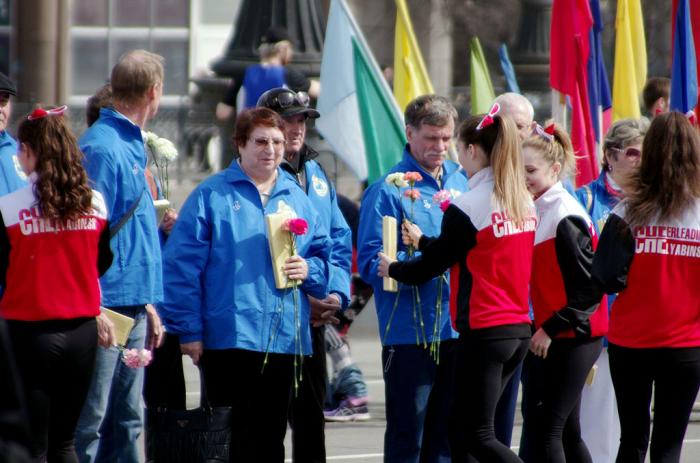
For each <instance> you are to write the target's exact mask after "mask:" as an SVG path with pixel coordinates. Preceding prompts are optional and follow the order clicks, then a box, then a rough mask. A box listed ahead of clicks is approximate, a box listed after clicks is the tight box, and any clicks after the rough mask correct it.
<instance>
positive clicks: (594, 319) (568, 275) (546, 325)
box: [530, 182, 608, 338]
mask: <svg viewBox="0 0 700 463" xmlns="http://www.w3.org/2000/svg"><path fill="white" fill-rule="evenodd" d="M535 207H536V209H537V218H538V225H537V232H536V233H535V253H534V256H533V259H532V279H531V280H530V297H531V298H532V308H533V310H534V313H535V327H536V328H540V327H542V328H543V329H544V331H545V332H546V333H547V334H548V335H549V336H550V337H552V338H555V337H558V338H571V337H577V338H589V337H597V336H604V335H605V333H606V332H607V330H608V308H607V298H602V294H601V293H600V292H599V291H597V290H596V288H595V286H594V284H593V281H592V279H591V267H592V266H593V255H594V252H595V248H596V245H597V244H598V237H597V236H596V233H595V229H594V227H593V222H592V221H591V219H590V217H589V216H588V214H586V211H585V210H584V209H583V206H581V204H579V202H578V201H576V199H575V198H574V197H573V196H571V195H570V194H569V193H568V192H567V191H566V190H565V189H564V187H563V186H562V184H561V182H559V183H556V184H555V185H553V186H552V187H551V188H550V189H549V190H547V191H546V192H545V193H544V194H543V195H542V196H540V197H539V198H537V200H536V201H535Z"/></svg>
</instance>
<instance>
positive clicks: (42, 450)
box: [7, 318, 97, 463]
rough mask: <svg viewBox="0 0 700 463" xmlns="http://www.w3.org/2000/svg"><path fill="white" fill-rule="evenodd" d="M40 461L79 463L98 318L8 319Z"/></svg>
mask: <svg viewBox="0 0 700 463" xmlns="http://www.w3.org/2000/svg"><path fill="white" fill-rule="evenodd" d="M7 326H8V331H9V333H10V339H11V341H12V348H13V350H14V354H15V358H16V360H17V367H18V370H19V374H20V377H21V380H22V384H23V389H24V391H25V397H26V398H27V405H28V409H29V423H30V428H31V431H32V441H33V442H32V443H33V447H34V448H33V453H34V455H35V456H36V457H37V459H38V460H39V461H43V460H42V459H43V458H46V459H47V460H48V461H50V462H51V463H53V462H59V463H64V462H66V463H67V462H70V463H73V462H75V463H77V461H78V457H77V455H76V454H75V446H74V437H75V427H76V425H77V423H78V417H79V416H80V412H81V410H82V408H83V403H84V402H85V397H87V393H88V389H89V387H90V381H91V379H92V371H93V368H94V366H95V352H96V349H97V324H96V322H95V319H94V318H78V319H72V320H48V321H35V322H24V321H16V320H8V321H7Z"/></svg>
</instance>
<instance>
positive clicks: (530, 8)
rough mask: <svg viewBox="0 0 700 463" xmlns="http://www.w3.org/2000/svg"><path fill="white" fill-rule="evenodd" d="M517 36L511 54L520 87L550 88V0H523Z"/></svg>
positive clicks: (545, 90)
mask: <svg viewBox="0 0 700 463" xmlns="http://www.w3.org/2000/svg"><path fill="white" fill-rule="evenodd" d="M522 3H523V6H522V10H521V11H522V14H521V16H520V26H519V29H518V36H517V37H518V38H517V40H516V41H515V46H514V48H513V49H512V51H511V53H510V56H511V61H512V62H513V67H514V68H515V75H516V76H517V77H518V84H519V85H520V87H521V89H522V90H523V91H526V92H527V91H535V92H548V91H549V29H550V23H551V21H552V0H523V2H522Z"/></svg>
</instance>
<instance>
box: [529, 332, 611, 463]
mask: <svg viewBox="0 0 700 463" xmlns="http://www.w3.org/2000/svg"><path fill="white" fill-rule="evenodd" d="M602 348H603V340H602V338H595V339H586V340H579V339H554V340H553V341H552V344H551V345H550V346H549V350H548V352H547V358H546V359H542V358H539V357H538V358H537V359H535V361H537V362H541V368H537V369H536V373H535V374H537V373H540V374H539V377H533V378H532V380H533V381H534V382H535V384H536V386H535V387H536V388H539V389H540V391H541V394H539V396H540V397H541V402H540V404H539V405H538V406H537V408H539V410H536V411H535V419H536V420H537V421H536V423H535V426H536V429H537V432H536V434H535V435H536V436H537V449H538V454H539V458H538V459H537V460H536V461H540V462H543V463H545V462H546V463H567V462H568V463H592V461H593V460H592V459H591V455H590V453H589V452H588V449H587V448H586V444H585V443H584V442H583V439H581V425H580V422H579V416H580V410H581V391H582V390H583V386H584V384H585V383H586V378H587V377H588V374H589V372H590V371H591V368H592V367H593V365H594V364H595V362H596V360H597V359H598V357H599V356H600V352H601V350H602ZM528 424H530V423H528Z"/></svg>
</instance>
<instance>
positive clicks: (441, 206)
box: [440, 199, 450, 212]
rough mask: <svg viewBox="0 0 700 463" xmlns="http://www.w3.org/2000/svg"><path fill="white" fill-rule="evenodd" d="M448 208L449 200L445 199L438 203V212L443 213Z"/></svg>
mask: <svg viewBox="0 0 700 463" xmlns="http://www.w3.org/2000/svg"><path fill="white" fill-rule="evenodd" d="M448 207H450V200H449V199H446V200H444V201H442V202H441V203H440V210H441V211H442V212H445V211H446V210H447V208H448Z"/></svg>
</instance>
